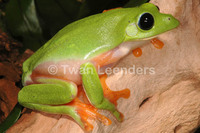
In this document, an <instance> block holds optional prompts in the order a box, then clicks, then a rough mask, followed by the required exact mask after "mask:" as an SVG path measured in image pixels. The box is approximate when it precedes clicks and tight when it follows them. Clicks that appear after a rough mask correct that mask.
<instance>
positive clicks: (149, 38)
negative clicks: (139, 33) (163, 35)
mask: <svg viewBox="0 0 200 133" xmlns="http://www.w3.org/2000/svg"><path fill="white" fill-rule="evenodd" d="M157 36H158V35H156V36H152V37H148V38H144V39H141V40H151V39H153V38H156V37H157Z"/></svg>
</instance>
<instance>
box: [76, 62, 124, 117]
mask: <svg viewBox="0 0 200 133" xmlns="http://www.w3.org/2000/svg"><path fill="white" fill-rule="evenodd" d="M80 70H81V75H82V81H83V87H84V89H85V92H86V95H87V97H88V99H89V101H90V103H91V104H92V105H93V106H95V107H96V108H98V109H104V110H108V111H110V112H111V113H112V114H113V115H114V116H115V117H116V118H117V120H119V121H122V120H123V115H122V114H121V113H120V112H119V111H118V110H117V109H116V106H115V104H114V103H112V102H110V101H109V100H108V99H107V98H105V97H104V92H103V88H102V85H101V82H100V79H99V76H98V74H97V71H96V68H95V67H94V65H93V64H92V63H84V64H83V65H81V68H80Z"/></svg>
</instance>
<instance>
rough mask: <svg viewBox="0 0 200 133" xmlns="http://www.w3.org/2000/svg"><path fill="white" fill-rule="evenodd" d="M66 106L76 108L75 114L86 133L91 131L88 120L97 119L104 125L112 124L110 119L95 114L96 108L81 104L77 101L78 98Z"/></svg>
mask: <svg viewBox="0 0 200 133" xmlns="http://www.w3.org/2000/svg"><path fill="white" fill-rule="evenodd" d="M67 105H69V106H73V107H75V108H76V112H77V114H78V115H79V116H80V118H81V121H82V123H83V125H84V129H85V130H86V131H91V130H92V129H93V125H92V124H91V123H90V122H89V121H90V120H96V119H98V120H99V121H101V122H102V123H103V124H104V125H110V124H111V123H112V121H111V120H110V119H108V118H107V117H105V116H103V115H101V114H99V113H98V112H97V108H95V107H93V106H92V105H90V104H85V103H83V102H82V101H81V100H79V98H75V99H74V100H73V101H72V102H71V103H69V104H67Z"/></svg>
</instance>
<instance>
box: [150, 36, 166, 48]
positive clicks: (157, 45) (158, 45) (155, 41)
mask: <svg viewBox="0 0 200 133" xmlns="http://www.w3.org/2000/svg"><path fill="white" fill-rule="evenodd" d="M151 43H152V44H153V46H154V47H155V48H157V49H162V48H163V46H164V43H163V42H162V41H160V40H159V39H157V38H154V39H152V40H151Z"/></svg>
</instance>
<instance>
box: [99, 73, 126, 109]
mask: <svg viewBox="0 0 200 133" xmlns="http://www.w3.org/2000/svg"><path fill="white" fill-rule="evenodd" d="M106 79H107V75H106V74H104V75H102V76H101V77H100V81H101V85H102V87H103V92H104V97H105V98H107V99H108V100H109V101H110V102H112V103H113V104H115V105H116V106H117V100H118V99H119V98H122V97H123V98H126V99H128V98H129V97H130V90H129V89H128V88H127V89H123V90H121V91H112V90H111V89H110V88H108V86H107V84H106Z"/></svg>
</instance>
